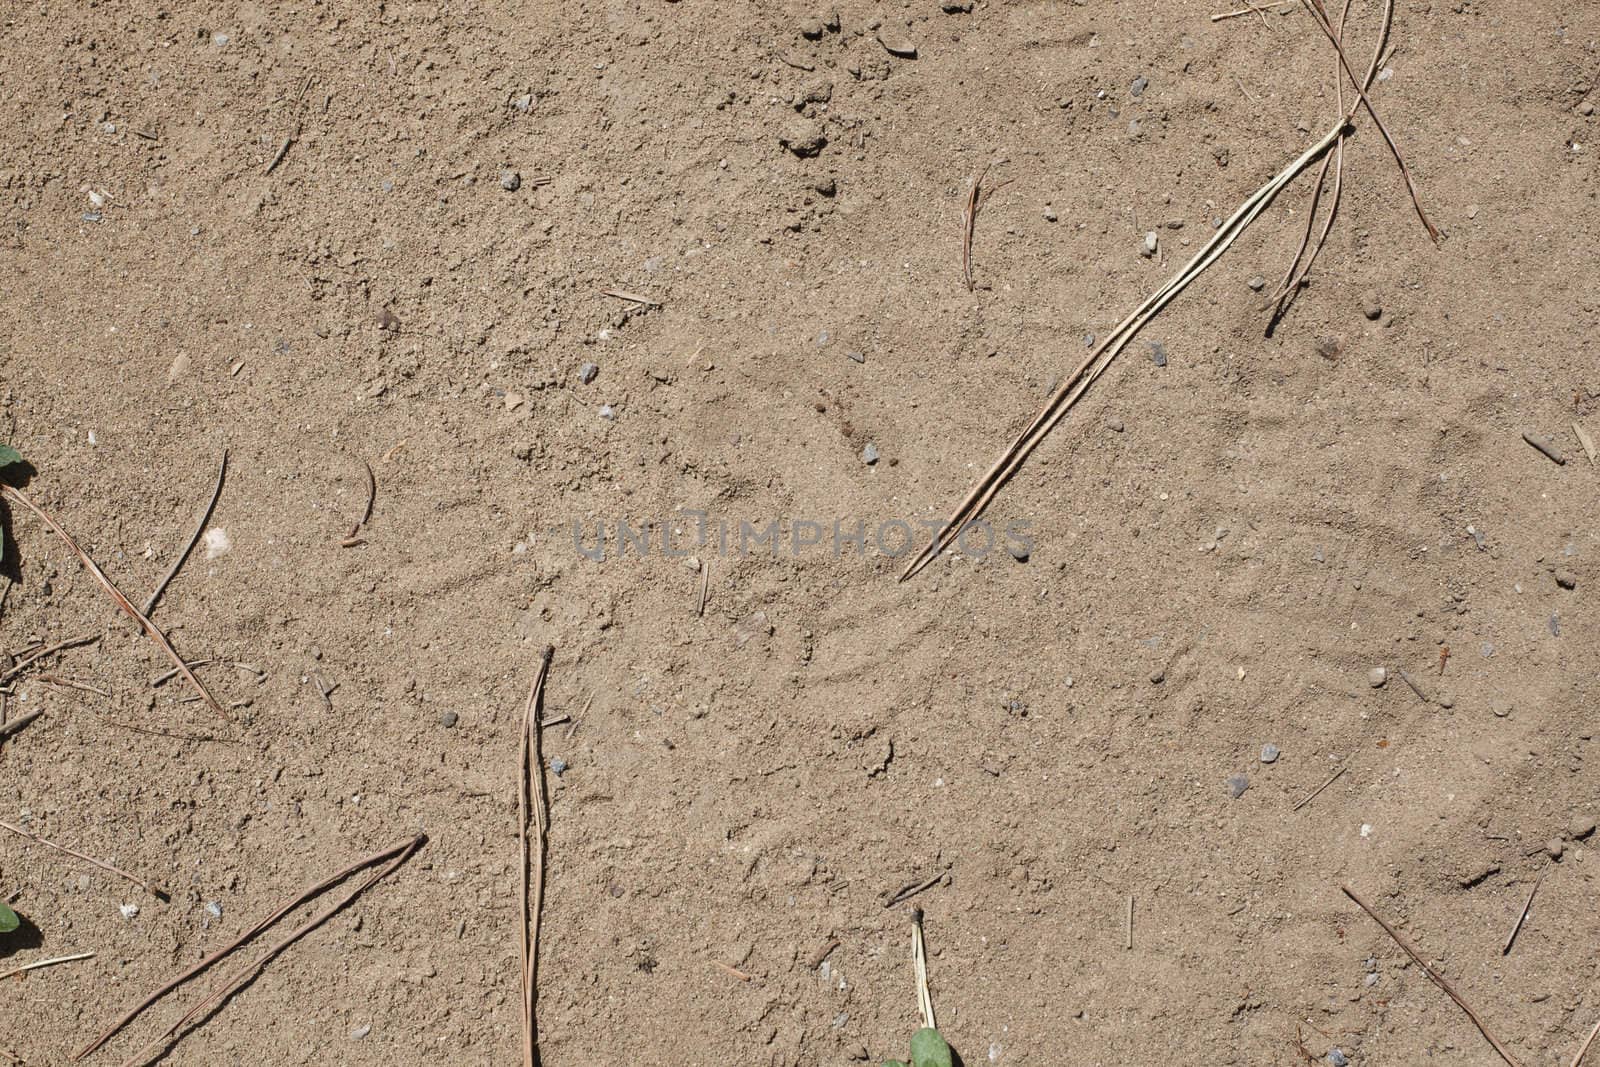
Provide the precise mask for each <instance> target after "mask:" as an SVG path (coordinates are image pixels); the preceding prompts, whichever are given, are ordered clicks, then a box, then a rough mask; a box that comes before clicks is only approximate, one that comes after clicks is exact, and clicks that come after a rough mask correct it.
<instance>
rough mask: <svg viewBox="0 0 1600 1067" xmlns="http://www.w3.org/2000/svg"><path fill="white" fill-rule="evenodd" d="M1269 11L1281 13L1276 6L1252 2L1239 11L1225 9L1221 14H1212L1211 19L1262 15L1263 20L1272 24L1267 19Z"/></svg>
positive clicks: (1215, 20) (1216, 20)
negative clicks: (1265, 5)
mask: <svg viewBox="0 0 1600 1067" xmlns="http://www.w3.org/2000/svg"><path fill="white" fill-rule="evenodd" d="M1269 12H1270V13H1271V14H1274V15H1277V14H1280V12H1279V11H1278V10H1277V9H1276V8H1272V7H1262V6H1261V5H1259V4H1250V5H1248V6H1246V7H1241V8H1240V9H1239V10H1237V11H1224V12H1222V13H1221V14H1220V15H1212V16H1211V21H1212V22H1221V21H1222V20H1223V19H1236V18H1238V17H1239V16H1240V15H1260V16H1261V21H1262V22H1263V23H1265V24H1267V25H1269V26H1270V25H1271V23H1268V22H1267V19H1266V16H1267V14H1268V13H1269Z"/></svg>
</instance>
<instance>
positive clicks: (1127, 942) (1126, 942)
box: [1122, 893, 1133, 952]
mask: <svg viewBox="0 0 1600 1067" xmlns="http://www.w3.org/2000/svg"><path fill="white" fill-rule="evenodd" d="M1123 933H1124V935H1125V936H1124V939H1123V942H1122V947H1123V948H1125V949H1128V950H1129V951H1130V952H1131V951H1132V950H1133V894H1132V893H1129V894H1128V920H1127V922H1126V923H1125V924H1124V926H1123Z"/></svg>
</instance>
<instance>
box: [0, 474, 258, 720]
mask: <svg viewBox="0 0 1600 1067" xmlns="http://www.w3.org/2000/svg"><path fill="white" fill-rule="evenodd" d="M0 495H4V496H6V497H9V498H10V499H12V500H15V501H16V502H17V503H19V504H21V505H22V506H23V507H25V508H27V509H28V510H29V511H31V512H33V513H34V514H35V515H37V516H38V517H39V518H40V519H41V520H42V521H43V522H44V524H45V525H46V526H48V527H50V529H52V530H54V531H55V534H56V536H57V537H59V538H61V540H62V541H63V542H64V543H65V544H66V546H67V547H68V548H70V549H71V550H72V552H73V554H74V555H76V556H77V557H78V561H79V562H81V563H82V564H83V565H84V567H85V569H87V570H88V572H89V573H90V574H91V575H93V576H94V579H95V581H97V582H99V583H100V587H101V588H102V589H104V590H105V591H106V593H107V594H109V595H110V597H111V599H112V600H113V601H114V602H115V603H116V605H117V607H119V608H121V609H122V611H123V612H124V613H125V614H126V615H127V616H128V617H129V618H130V619H132V620H134V621H135V622H137V623H138V624H139V625H140V626H141V627H142V628H143V629H144V632H145V633H146V634H148V635H149V637H150V640H152V641H154V642H155V643H156V644H157V645H158V646H160V648H161V651H163V652H165V653H166V654H167V656H168V657H169V658H170V659H171V660H172V663H173V665H174V666H175V667H177V668H178V670H179V672H180V673H181V674H182V675H183V677H184V680H186V681H187V682H188V683H189V684H190V685H192V686H194V688H195V691H196V692H198V693H199V694H200V697H201V699H203V700H204V701H205V702H206V703H207V704H209V705H210V706H211V710H212V711H215V712H216V713H217V714H218V715H221V716H222V717H223V718H224V719H226V718H227V717H228V714H227V712H225V711H223V710H222V705H221V704H219V703H217V698H216V697H214V696H212V695H211V690H209V689H207V688H206V687H205V684H204V683H203V682H201V681H200V679H199V678H197V677H195V673H194V672H193V671H191V670H190V669H189V667H188V664H186V663H184V661H183V657H182V656H180V655H178V650H177V649H175V648H173V647H172V642H171V641H168V640H167V635H166V634H164V633H162V632H161V630H160V628H159V627H157V626H156V624H155V623H153V622H151V621H150V618H149V616H147V615H145V613H144V612H142V611H140V610H139V609H138V608H136V607H134V606H133V602H132V601H131V600H129V599H128V598H127V597H125V596H123V595H122V590H120V589H118V588H117V587H116V584H115V583H114V582H112V581H111V579H110V578H107V577H106V575H105V572H104V571H102V570H101V569H100V567H99V565H98V564H97V563H95V561H94V560H92V559H90V558H89V553H87V552H85V551H84V550H83V549H82V548H80V547H78V542H76V541H74V540H73V539H72V536H71V535H70V534H68V533H67V531H66V530H63V529H62V528H61V526H60V524H59V523H57V522H56V520H54V519H52V518H51V517H50V516H49V515H47V514H46V513H45V512H44V511H43V510H41V509H40V507H39V506H38V505H37V504H35V503H34V502H33V501H32V499H30V498H29V497H28V495H27V494H26V493H24V492H23V491H22V490H20V489H18V488H17V487H16V486H14V485H4V484H0Z"/></svg>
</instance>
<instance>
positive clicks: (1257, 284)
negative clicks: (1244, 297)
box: [1245, 274, 1267, 293]
mask: <svg viewBox="0 0 1600 1067" xmlns="http://www.w3.org/2000/svg"><path fill="white" fill-rule="evenodd" d="M1245 284H1246V285H1248V286H1249V287H1250V288H1251V289H1252V290H1253V291H1255V292H1258V293H1259V292H1260V291H1261V290H1262V289H1264V288H1266V285H1267V280H1266V279H1265V278H1263V277H1262V276H1261V275H1259V274H1257V275H1256V276H1255V277H1254V278H1251V279H1250V280H1249V281H1248V282H1245Z"/></svg>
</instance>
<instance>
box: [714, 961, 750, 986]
mask: <svg viewBox="0 0 1600 1067" xmlns="http://www.w3.org/2000/svg"><path fill="white" fill-rule="evenodd" d="M711 962H712V963H714V964H716V965H717V966H718V967H721V968H722V969H723V970H725V971H727V972H728V973H729V974H731V975H733V976H734V977H735V978H737V979H739V981H741V982H748V981H750V976H749V975H748V974H745V973H744V972H743V971H741V970H740V969H739V968H737V967H734V966H731V965H729V964H726V963H723V962H722V961H721V960H712V961H711Z"/></svg>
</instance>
